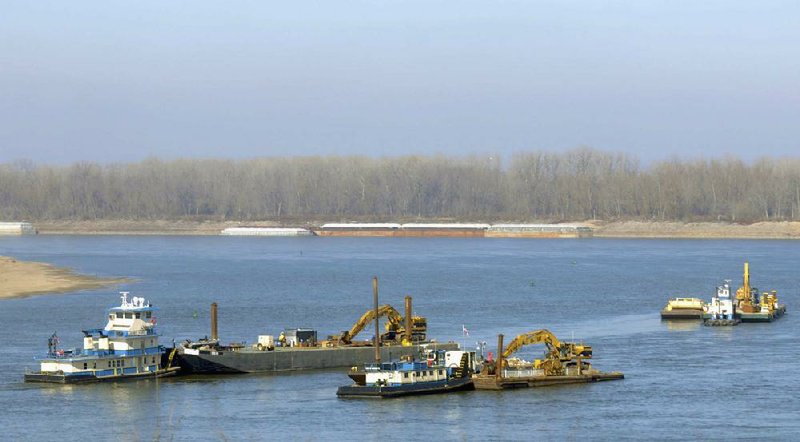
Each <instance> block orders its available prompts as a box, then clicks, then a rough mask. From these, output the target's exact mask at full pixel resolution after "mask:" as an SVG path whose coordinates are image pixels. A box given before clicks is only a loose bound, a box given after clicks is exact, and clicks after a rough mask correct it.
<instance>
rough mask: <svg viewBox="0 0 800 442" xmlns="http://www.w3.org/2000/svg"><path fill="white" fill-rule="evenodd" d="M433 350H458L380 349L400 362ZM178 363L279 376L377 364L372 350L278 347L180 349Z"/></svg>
mask: <svg viewBox="0 0 800 442" xmlns="http://www.w3.org/2000/svg"><path fill="white" fill-rule="evenodd" d="M433 350H458V344H457V343H455V342H446V343H434V342H430V343H421V344H415V345H411V346H407V347H404V346H402V345H394V346H385V347H381V358H383V359H385V360H392V359H399V358H402V357H404V356H412V357H415V356H418V355H419V354H420V352H426V351H433ZM175 360H176V362H175V363H177V364H178V365H179V366H180V367H181V369H182V372H183V373H189V374H229V373H276V372H287V371H297V370H317V369H325V368H344V367H348V368H349V367H353V366H355V365H362V364H365V363H368V362H372V361H374V360H375V347H373V346H341V347H308V348H304V347H276V348H275V349H274V350H263V351H259V350H254V349H250V348H243V349H240V350H232V351H227V350H222V351H218V350H197V349H191V348H179V349H178V352H177V354H176V355H175Z"/></svg>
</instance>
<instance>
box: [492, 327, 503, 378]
mask: <svg viewBox="0 0 800 442" xmlns="http://www.w3.org/2000/svg"><path fill="white" fill-rule="evenodd" d="M494 376H495V378H496V379H497V380H498V381H499V380H501V379H503V335H502V334H499V335H497V362H496V365H495V369H494Z"/></svg>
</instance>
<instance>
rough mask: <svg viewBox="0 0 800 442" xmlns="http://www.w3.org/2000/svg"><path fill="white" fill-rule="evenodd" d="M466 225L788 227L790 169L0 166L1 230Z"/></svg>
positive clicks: (793, 172) (534, 157) (571, 159)
mask: <svg viewBox="0 0 800 442" xmlns="http://www.w3.org/2000/svg"><path fill="white" fill-rule="evenodd" d="M416 218H424V219H451V220H471V221H478V220H483V221H497V220H508V221H577V220H588V219H604V220H623V219H640V220H675V221H709V220H712V221H732V222H753V221H760V220H795V219H798V218H800V159H784V158H782V159H776V158H769V157H766V158H762V159H760V160H758V161H756V162H754V163H746V162H744V161H742V160H741V159H739V158H736V157H724V158H716V159H707V160H683V159H672V160H667V161H659V162H656V163H653V164H651V165H649V166H647V167H643V166H641V165H640V162H639V161H638V160H637V159H636V158H635V157H633V156H631V155H628V154H624V153H614V152H605V151H598V150H594V149H588V148H582V149H576V150H571V151H568V152H563V153H550V152H524V153H518V154H515V155H513V156H512V157H511V158H509V159H507V161H505V162H504V161H502V160H501V159H500V157H499V156H488V155H484V156H468V157H453V156H404V157H389V158H372V157H361V156H346V157H344V156H330V157H285V158H261V159H251V160H242V161H233V160H201V159H183V160H174V161H162V160H159V159H155V158H152V159H147V160H145V161H142V162H139V163H132V164H110V165H99V164H95V163H90V162H81V163H75V164H72V165H68V166H47V165H36V164H32V163H29V162H15V163H9V164H0V219H7V220H9V219H15V220H22V219H25V220H31V221H36V220H54V219H70V220H72V219H213V220H243V221H246V220H278V221H281V220H284V221H286V220H303V219H326V220H331V221H334V220H376V221H379V220H407V219H416Z"/></svg>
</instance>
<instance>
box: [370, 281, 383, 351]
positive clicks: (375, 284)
mask: <svg viewBox="0 0 800 442" xmlns="http://www.w3.org/2000/svg"><path fill="white" fill-rule="evenodd" d="M372 297H373V298H374V300H375V362H377V363H378V364H380V363H381V328H380V321H379V320H378V277H377V276H374V277H373V278H372Z"/></svg>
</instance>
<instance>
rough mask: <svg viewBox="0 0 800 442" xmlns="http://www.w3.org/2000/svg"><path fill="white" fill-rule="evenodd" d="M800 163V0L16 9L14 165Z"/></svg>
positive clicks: (12, 21)
mask: <svg viewBox="0 0 800 442" xmlns="http://www.w3.org/2000/svg"><path fill="white" fill-rule="evenodd" d="M582 145H585V146H591V147H596V148H599V149H603V150H612V151H625V152H631V153H636V154H637V155H638V156H639V157H640V158H641V159H642V160H644V161H650V160H653V159H660V158H666V157H669V156H671V155H679V156H682V157H696V156H704V157H710V156H717V155H722V154H724V153H732V154H736V155H739V156H742V157H744V158H747V159H750V158H754V157H757V156H760V155H763V154H772V155H792V156H800V2H798V1H751V0H747V1H735V0H726V1H699V2H698V1H696V0H693V1H675V0H670V1H666V0H665V1H642V0H638V1H637V0H632V1H605V2H592V1H586V0H583V1H565V0H555V1H533V0H530V1H486V0H484V1H470V0H458V1H436V0H423V1H397V0H395V1H388V0H387V1H331V0H327V1H318V2H311V1H299V0H292V1H281V2H271V1H264V0H258V1H238V2H236V1H233V2H221V1H197V0H193V1H185V2H180V1H163V0H159V1H152V2H149V1H135V2H131V1H108V0H103V1H96V2H94V1H64V0H57V1H42V0H36V1H29V0H24V1H13V0H12V1H4V2H3V6H2V12H0V162H7V161H12V160H16V159H31V160H34V161H36V162H40V163H55V164H63V163H69V162H72V161H76V160H93V161H100V162H114V161H135V160H140V159H142V158H145V157H148V156H152V155H157V156H160V157H163V158H176V157H231V158H249V157H257V156H276V155H328V154H366V155H376V156H380V155H401V154H429V153H443V154H470V153H500V154H503V155H509V154H511V153H513V152H517V151H523V150H530V149H544V150H551V151H560V150H564V149H569V148H573V147H577V146H582Z"/></svg>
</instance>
